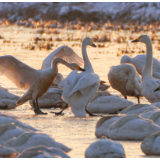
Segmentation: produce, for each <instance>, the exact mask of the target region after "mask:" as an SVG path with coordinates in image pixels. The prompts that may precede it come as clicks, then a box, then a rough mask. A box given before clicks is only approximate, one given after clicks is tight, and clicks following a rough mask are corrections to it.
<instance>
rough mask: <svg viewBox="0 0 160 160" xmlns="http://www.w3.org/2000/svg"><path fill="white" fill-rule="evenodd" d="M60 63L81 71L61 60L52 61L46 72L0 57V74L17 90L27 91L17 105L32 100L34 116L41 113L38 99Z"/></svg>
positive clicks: (49, 83)
mask: <svg viewBox="0 0 160 160" xmlns="http://www.w3.org/2000/svg"><path fill="white" fill-rule="evenodd" d="M58 63H62V64H64V65H66V66H67V67H69V68H70V69H72V70H76V69H78V70H82V71H83V69H82V68H80V67H79V66H78V65H77V64H75V63H67V62H66V61H64V60H62V59H61V58H56V59H54V61H53V65H52V68H50V69H46V70H36V69H34V68H32V67H29V66H28V65H26V64H24V63H23V62H21V61H19V60H18V59H16V58H15V57H13V56H10V55H7V56H1V57H0V72H1V73H2V74H4V75H5V76H6V77H7V78H8V79H10V80H11V81H12V82H13V83H14V84H15V85H16V86H17V87H18V88H22V89H28V90H27V92H26V93H25V94H24V95H23V96H22V97H21V98H20V99H19V100H18V101H17V105H20V104H23V103H25V102H26V101H28V100H30V99H32V100H33V105H34V112H35V114H47V113H43V112H42V111H41V110H40V109H39V107H38V98H39V97H41V96H42V95H43V94H44V93H45V92H47V90H48V89H49V87H50V86H51V85H52V83H53V80H54V78H55V76H56V75H57V73H58V67H57V64H58Z"/></svg>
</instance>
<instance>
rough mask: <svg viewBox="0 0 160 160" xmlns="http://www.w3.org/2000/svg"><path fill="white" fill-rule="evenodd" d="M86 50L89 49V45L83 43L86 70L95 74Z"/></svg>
mask: <svg viewBox="0 0 160 160" xmlns="http://www.w3.org/2000/svg"><path fill="white" fill-rule="evenodd" d="M86 48H87V44H86V43H85V42H83V43H82V56H83V60H84V69H85V70H86V71H87V70H91V71H93V72H94V70H93V67H92V64H91V62H90V60H89V58H88V55H87V51H86Z"/></svg>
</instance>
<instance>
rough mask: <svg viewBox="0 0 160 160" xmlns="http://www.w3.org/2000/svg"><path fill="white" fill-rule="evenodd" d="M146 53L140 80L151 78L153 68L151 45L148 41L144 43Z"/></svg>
mask: <svg viewBox="0 0 160 160" xmlns="http://www.w3.org/2000/svg"><path fill="white" fill-rule="evenodd" d="M145 44H146V48H147V51H146V52H147V53H146V62H145V67H144V70H143V74H142V80H145V79H150V78H152V67H153V55H152V43H151V41H150V40H148V41H147V42H146V43H145Z"/></svg>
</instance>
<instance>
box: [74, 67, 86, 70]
mask: <svg viewBox="0 0 160 160" xmlns="http://www.w3.org/2000/svg"><path fill="white" fill-rule="evenodd" d="M76 68H77V70H78V71H85V69H83V68H81V67H80V66H76Z"/></svg>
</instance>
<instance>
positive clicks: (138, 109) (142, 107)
mask: <svg viewBox="0 0 160 160" xmlns="http://www.w3.org/2000/svg"><path fill="white" fill-rule="evenodd" d="M155 109H156V110H158V109H159V108H158V107H156V106H152V105H149V104H135V105H131V106H129V107H128V108H126V109H124V110H122V111H121V112H119V113H120V114H126V115H132V114H136V115H139V114H141V113H143V112H145V111H151V110H155Z"/></svg>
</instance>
